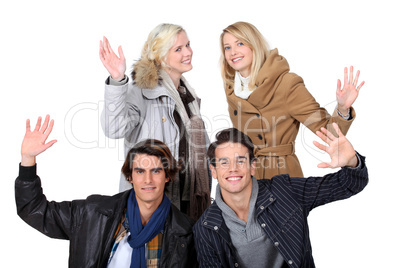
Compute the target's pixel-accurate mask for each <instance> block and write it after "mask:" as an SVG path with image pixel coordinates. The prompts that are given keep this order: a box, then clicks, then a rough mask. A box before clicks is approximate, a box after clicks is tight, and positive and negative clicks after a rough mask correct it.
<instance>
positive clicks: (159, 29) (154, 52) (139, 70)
mask: <svg viewBox="0 0 402 268" xmlns="http://www.w3.org/2000/svg"><path fill="white" fill-rule="evenodd" d="M180 32H184V33H186V31H185V30H184V29H183V27H181V26H179V25H175V24H168V23H162V24H159V25H158V26H156V27H155V28H154V29H153V30H152V31H151V32H150V33H149V35H148V39H147V41H146V42H145V44H144V47H143V48H142V51H141V58H140V59H139V60H138V61H137V62H136V63H135V64H134V66H133V70H132V72H131V76H132V78H133V81H135V83H136V84H137V86H138V87H140V88H155V87H156V86H157V85H158V80H159V71H160V69H162V68H166V67H169V66H168V65H167V64H166V58H167V54H168V52H169V50H170V48H171V47H172V46H173V45H174V44H175V42H176V40H177V35H178V34H179V33H180ZM186 34H187V33H186Z"/></svg>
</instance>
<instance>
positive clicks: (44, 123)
mask: <svg viewBox="0 0 402 268" xmlns="http://www.w3.org/2000/svg"><path fill="white" fill-rule="evenodd" d="M49 120H50V116H49V115H46V117H45V122H43V125H42V127H41V128H40V130H39V132H40V133H45V131H46V129H47V127H48V125H49Z"/></svg>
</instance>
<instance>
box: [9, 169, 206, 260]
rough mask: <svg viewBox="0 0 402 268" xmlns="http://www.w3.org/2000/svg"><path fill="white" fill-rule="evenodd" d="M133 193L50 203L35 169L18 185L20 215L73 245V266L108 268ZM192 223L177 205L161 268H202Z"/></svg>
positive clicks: (166, 231)
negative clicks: (120, 225) (117, 233)
mask: <svg viewBox="0 0 402 268" xmlns="http://www.w3.org/2000/svg"><path fill="white" fill-rule="evenodd" d="M129 192H130V191H126V192H122V193H119V194H117V195H114V196H101V195H91V196H89V197H88V198H87V199H84V200H73V201H71V202H68V201H65V202H54V201H51V202H49V201H47V199H46V197H45V195H44V194H43V192H42V187H41V181H40V178H39V177H38V176H37V175H36V165H35V166H33V167H22V166H20V174H19V176H18V178H17V179H16V181H15V199H16V204H17V212H18V215H19V216H20V217H21V218H22V219H23V220H24V221H25V222H26V223H28V224H29V225H30V226H32V227H33V228H35V229H37V230H38V231H40V232H42V233H43V234H45V235H47V236H49V237H52V238H59V239H67V240H70V257H69V267H74V268H80V267H85V268H87V267H106V265H107V261H108V258H109V255H110V252H111V249H112V246H113V244H114V240H115V239H114V235H115V232H116V230H117V228H118V226H119V224H120V222H121V219H122V217H123V214H124V211H125V209H126V204H127V199H128V196H129ZM191 228H192V222H191V220H190V219H189V218H187V217H186V216H185V215H184V214H182V213H180V212H179V210H178V209H177V208H176V207H175V206H173V205H172V207H171V209H170V213H169V215H168V217H167V219H166V223H165V228H164V233H163V241H162V252H161V259H160V267H185V268H187V267H197V266H198V264H197V257H196V253H195V249H194V240H193V233H192V230H191Z"/></svg>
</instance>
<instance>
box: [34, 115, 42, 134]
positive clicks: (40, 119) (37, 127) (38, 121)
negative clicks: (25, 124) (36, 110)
mask: <svg viewBox="0 0 402 268" xmlns="http://www.w3.org/2000/svg"><path fill="white" fill-rule="evenodd" d="M41 124H42V117H40V116H39V117H38V120H37V121H36V126H35V129H34V131H39V129H40V126H41Z"/></svg>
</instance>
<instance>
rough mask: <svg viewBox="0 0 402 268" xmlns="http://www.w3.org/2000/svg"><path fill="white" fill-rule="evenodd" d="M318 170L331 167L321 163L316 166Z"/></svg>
mask: <svg viewBox="0 0 402 268" xmlns="http://www.w3.org/2000/svg"><path fill="white" fill-rule="evenodd" d="M317 167H318V168H329V167H331V165H330V164H329V163H325V162H322V163H320V164H318V165H317Z"/></svg>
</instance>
